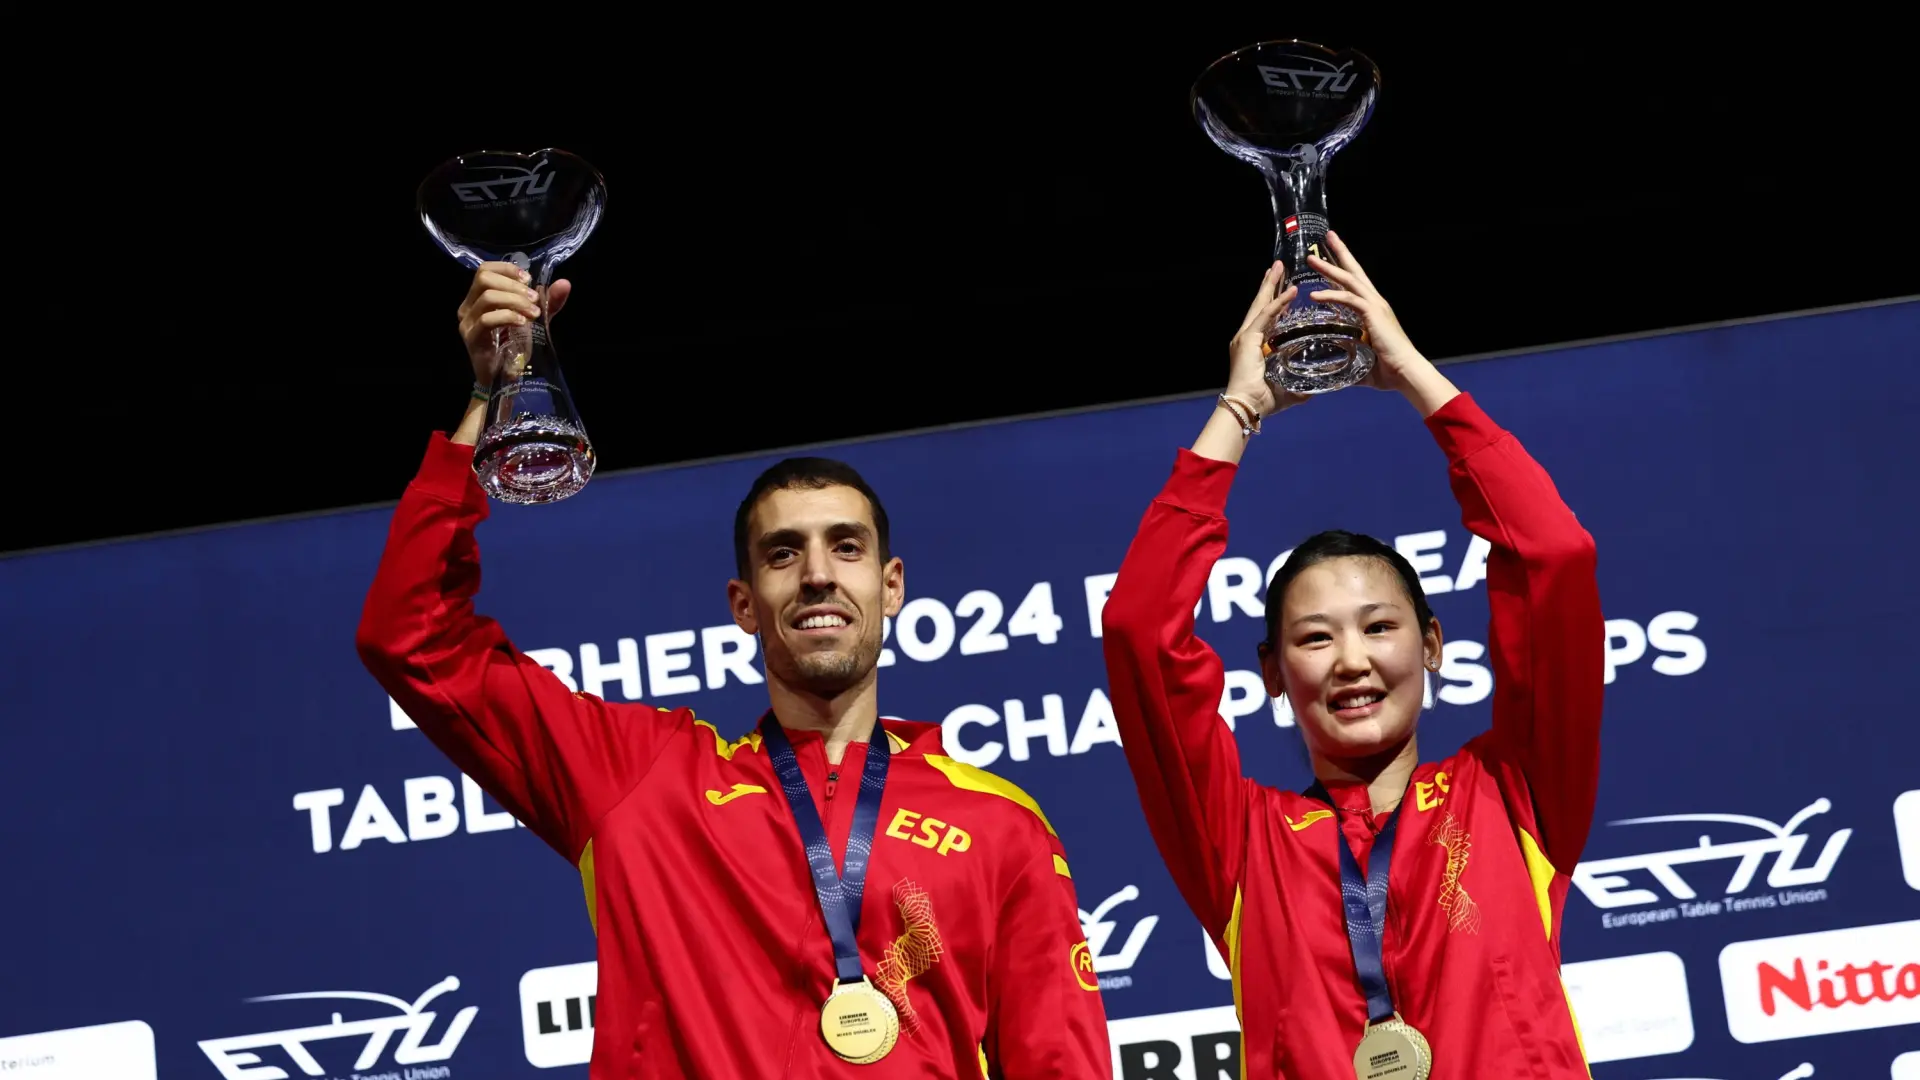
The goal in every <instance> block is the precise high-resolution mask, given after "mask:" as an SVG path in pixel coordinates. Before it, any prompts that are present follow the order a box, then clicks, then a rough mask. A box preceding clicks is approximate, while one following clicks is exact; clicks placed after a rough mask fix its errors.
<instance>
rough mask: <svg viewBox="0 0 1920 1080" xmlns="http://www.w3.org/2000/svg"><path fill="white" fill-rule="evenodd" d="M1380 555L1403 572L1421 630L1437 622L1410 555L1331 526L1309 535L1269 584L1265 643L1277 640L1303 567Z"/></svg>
mask: <svg viewBox="0 0 1920 1080" xmlns="http://www.w3.org/2000/svg"><path fill="white" fill-rule="evenodd" d="M1353 557H1359V558H1366V559H1379V560H1380V561H1381V562H1384V563H1386V564H1387V565H1388V566H1391V567H1393V569H1394V572H1395V573H1398V574H1399V575H1400V584H1401V585H1402V586H1403V587H1404V588H1405V589H1406V590H1407V599H1408V600H1411V601H1412V602H1413V613H1414V615H1415V616H1416V617H1418V618H1419V620H1420V632H1421V633H1422V634H1424V633H1426V632H1427V627H1428V626H1430V625H1432V624H1433V608H1432V607H1430V606H1428V604H1427V594H1426V592H1425V591H1424V590H1422V589H1421V588H1420V575H1419V574H1416V573H1414V572H1413V565H1412V564H1411V563H1409V562H1407V558H1406V556H1404V555H1402V554H1400V553H1399V552H1398V551H1395V550H1394V549H1393V548H1391V547H1389V546H1387V545H1386V544H1383V543H1381V542H1380V541H1378V540H1375V539H1374V538H1373V537H1371V536H1366V535H1364V534H1361V533H1350V532H1347V531H1346V530H1344V529H1329V530H1328V531H1326V532H1323V533H1316V534H1315V535H1313V536H1309V537H1307V539H1306V540H1305V541H1303V542H1302V543H1301V544H1300V546H1299V547H1296V548H1294V549H1293V553H1292V554H1291V555H1288V556H1287V561H1286V562H1285V563H1283V564H1281V566H1280V570H1279V572H1278V573H1276V574H1274V575H1273V580H1272V581H1271V582H1269V583H1268V584H1267V636H1266V638H1265V639H1264V640H1263V641H1262V642H1261V645H1262V646H1263V647H1265V646H1271V645H1272V644H1273V632H1274V629H1275V627H1276V626H1277V624H1278V623H1279V622H1280V605H1281V603H1282V601H1283V600H1285V598H1286V595H1287V586H1288V585H1291V584H1293V579H1294V578H1296V577H1299V576H1300V571H1302V570H1305V569H1306V568H1307V567H1309V566H1312V565H1313V564H1314V563H1320V562H1326V561H1327V560H1328V559H1344V558H1353Z"/></svg>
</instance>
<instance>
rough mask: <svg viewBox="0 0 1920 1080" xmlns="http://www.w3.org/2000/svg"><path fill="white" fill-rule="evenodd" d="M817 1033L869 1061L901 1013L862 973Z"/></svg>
mask: <svg viewBox="0 0 1920 1080" xmlns="http://www.w3.org/2000/svg"><path fill="white" fill-rule="evenodd" d="M820 1035H821V1037H822V1038H824V1039H826V1040H827V1047H828V1048H829V1049H831V1050H832V1051H833V1052H834V1053H835V1054H838V1055H839V1056H840V1057H841V1059H842V1060H845V1061H850V1062H852V1063H853V1064H855V1065H871V1064H873V1063H874V1062H876V1061H879V1060H880V1059H881V1058H883V1057H886V1056H887V1053H888V1051H890V1050H892V1049H893V1044H894V1043H896V1042H898V1041H899V1039H900V1014H899V1012H898V1011H896V1010H895V1009H894V1007H893V1002H892V1001H891V1000H889V999H888V997H887V995H885V994H883V993H881V992H880V991H879V990H876V989H874V986H873V983H872V982H870V981H868V980H867V978H866V977H865V976H862V977H861V979H860V981H859V982H847V983H835V984H834V987H833V993H831V994H828V995H827V1003H826V1004H825V1005H822V1006H821V1007H820ZM1422 1075H1423V1076H1424V1075H1425V1074H1422Z"/></svg>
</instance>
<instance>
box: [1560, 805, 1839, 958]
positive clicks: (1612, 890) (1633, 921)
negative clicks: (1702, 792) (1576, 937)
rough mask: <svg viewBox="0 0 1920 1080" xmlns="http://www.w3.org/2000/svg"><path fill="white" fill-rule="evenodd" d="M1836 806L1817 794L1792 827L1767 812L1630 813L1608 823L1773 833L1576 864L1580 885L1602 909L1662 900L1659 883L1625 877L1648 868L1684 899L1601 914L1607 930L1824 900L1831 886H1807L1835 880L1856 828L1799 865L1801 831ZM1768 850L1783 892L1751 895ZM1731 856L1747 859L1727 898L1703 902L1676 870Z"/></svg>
mask: <svg viewBox="0 0 1920 1080" xmlns="http://www.w3.org/2000/svg"><path fill="white" fill-rule="evenodd" d="M1831 809H1833V804H1832V803H1830V802H1828V801H1827V800H1826V799H1815V800H1814V801H1813V803H1812V804H1810V805H1809V806H1807V807H1805V808H1804V809H1802V810H1801V811H1800V812H1799V813H1797V814H1795V815H1793V817H1791V818H1788V819H1787V823H1786V824H1785V825H1776V824H1774V823H1773V822H1771V821H1768V820H1766V819H1765V818H1757V817H1748V816H1746V815H1743V814H1666V815H1662V816H1659V817H1643V818H1627V819H1625V820H1622V821H1614V822H1609V823H1608V824H1611V825H1647V824H1653V823H1657V822H1711V823H1716V824H1728V825H1740V826H1745V827H1747V828H1751V829H1754V830H1756V831H1758V832H1761V833H1765V834H1766V836H1765V838H1763V839H1757V840H1741V841H1736V842H1734V843H1730V844H1716V843H1714V842H1713V840H1712V838H1711V837H1708V836H1704V835H1703V836H1701V837H1700V843H1699V844H1698V845H1697V846H1693V847H1682V848H1673V849H1671V850H1667V851H1655V852H1649V853H1648V854H1645V855H1626V856H1622V857H1620V858H1616V859H1597V860H1594V861H1592V862H1583V863H1581V864H1579V865H1578V866H1576V867H1575V868H1574V871H1573V883H1574V884H1575V885H1577V886H1579V888H1580V891H1581V893H1583V894H1584V895H1585V896H1586V898H1587V900H1588V901H1590V902H1591V903H1592V904H1593V906H1595V907H1597V908H1603V909H1612V908H1623V907H1640V906H1644V905H1647V904H1657V903H1659V902H1660V901H1661V900H1662V899H1663V897H1662V896H1661V894H1660V893H1658V892H1655V891H1653V890H1652V889H1647V888H1636V887H1634V882H1633V881H1632V880H1630V879H1629V878H1627V877H1626V876H1625V874H1626V872H1627V871H1632V870H1644V871H1646V872H1647V873H1648V874H1650V875H1651V876H1652V878H1653V883H1654V884H1657V885H1659V886H1660V887H1661V888H1662V889H1664V890H1665V891H1666V894H1667V895H1668V896H1671V897H1672V898H1674V899H1675V900H1679V901H1681V903H1680V904H1679V905H1678V906H1677V907H1665V908H1659V909H1655V910H1653V911H1637V912H1631V913H1627V914H1623V915H1614V914H1611V913H1609V914H1604V915H1602V916H1601V925H1602V926H1603V927H1605V928H1607V929H1613V928H1615V927H1620V926H1640V925H1645V924H1648V923H1655V922H1668V921H1671V920H1674V919H1680V918H1699V917H1702V916H1709V915H1726V914H1731V913H1736V912H1745V911H1758V910H1767V909H1773V908H1780V907H1789V906H1792V905H1795V904H1811V903H1819V902H1820V901H1823V900H1825V899H1827V891H1826V890H1825V889H1807V888H1801V887H1800V886H1806V885H1818V884H1820V883H1822V882H1824V881H1826V880H1827V875H1828V874H1830V873H1832V872H1833V864H1834V862H1835V861H1836V860H1838V859H1839V858H1840V852H1841V851H1842V850H1844V849H1845V848H1846V846H1847V838H1848V837H1849V836H1852V835H1853V830H1852V829H1840V830H1838V831H1836V832H1835V833H1834V834H1833V835H1832V836H1830V837H1828V838H1827V842H1826V844H1825V846H1823V847H1822V848H1821V849H1820V855H1819V857H1818V858H1817V859H1815V860H1814V864H1813V865H1812V866H1804V867H1803V866H1797V865H1795V864H1796V863H1797V862H1798V861H1799V858H1800V855H1801V852H1802V850H1803V849H1804V848H1805V847H1806V846H1807V837H1806V836H1804V835H1802V834H1800V833H1799V832H1797V831H1796V830H1798V829H1799V828H1800V826H1801V825H1803V824H1805V823H1806V822H1807V820H1808V819H1809V818H1812V817H1814V816H1815V815H1818V814H1824V813H1826V812H1827V811H1828V810H1831ZM1768 855H1772V856H1775V858H1774V860H1773V865H1772V867H1771V869H1769V870H1768V871H1767V885H1768V886H1769V887H1770V888H1772V889H1773V890H1775V891H1774V892H1771V893H1768V894H1765V895H1760V896H1752V897H1742V896H1740V895H1739V894H1741V893H1745V892H1746V891H1747V890H1748V889H1749V888H1750V887H1751V886H1752V885H1753V880H1754V877H1755V875H1756V874H1757V873H1758V871H1759V869H1760V864H1761V862H1762V861H1763V860H1765V859H1766V857H1767V856H1768ZM1728 859H1737V860H1739V862H1738V865H1736V866H1735V867H1734V870H1733V877H1732V878H1731V879H1730V880H1729V881H1728V882H1727V888H1726V894H1725V895H1726V897H1727V899H1724V900H1705V901H1702V900H1699V899H1698V894H1697V893H1696V892H1694V890H1693V887H1692V886H1691V885H1689V884H1688V882H1687V880H1686V878H1684V877H1682V876H1680V872H1679V870H1677V869H1676V867H1680V866H1685V865H1687V864H1690V863H1699V862H1719V861H1722V860H1728Z"/></svg>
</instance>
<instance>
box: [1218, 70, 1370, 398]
mask: <svg viewBox="0 0 1920 1080" xmlns="http://www.w3.org/2000/svg"><path fill="white" fill-rule="evenodd" d="M1379 93H1380V72H1379V69H1377V68H1375V67H1374V66H1373V61H1371V60H1369V59H1367V58H1366V57H1365V56H1362V55H1360V54H1359V53H1357V52H1352V51H1347V52H1335V51H1333V50H1332V49H1329V48H1326V47H1324V46H1321V45H1314V44H1310V43H1308V42H1305V41H1266V42H1261V43H1260V44H1258V45H1249V46H1247V47H1246V48H1244V49H1240V50H1238V51H1236V52H1231V53H1228V54H1227V55H1226V56H1223V57H1221V58H1220V59H1218V60H1216V61H1214V62H1213V63H1212V64H1211V65H1210V66H1209V67H1208V68H1207V70H1206V71H1205V72H1203V73H1201V75H1200V78H1199V79H1198V80H1196V81H1195V82H1194V84H1193V91H1192V94H1191V101H1192V106H1193V116H1194V119H1195V120H1197V121H1198V122H1199V124H1200V127H1201V129H1202V130H1204V131H1205V132H1206V133H1207V137H1208V138H1210V139H1212V140H1213V142H1214V144H1215V145H1217V146H1219V147H1220V149H1222V150H1225V151H1226V152H1227V153H1229V154H1232V155H1233V156H1234V157H1236V158H1239V159H1240V160H1241V161H1244V162H1246V163H1248V164H1250V165H1252V166H1253V167H1254V168H1256V169H1259V170H1260V175H1261V176H1263V177H1265V178H1266V181H1267V188H1268V189H1269V191H1271V192H1272V195H1273V217H1274V226H1275V230H1274V240H1273V257H1274V258H1276V259H1281V260H1284V261H1285V263H1286V269H1287V281H1286V284H1288V285H1298V286H1299V287H1300V293H1299V295H1298V296H1297V297H1296V298H1295V299H1294V301H1293V303H1292V304H1291V305H1290V306H1289V307H1288V309H1287V310H1286V311H1285V312H1283V313H1281V315H1280V316H1279V317H1278V318H1277V319H1275V320H1274V324H1273V326H1271V327H1269V328H1268V330H1267V341H1266V348H1265V351H1266V354H1267V381H1268V382H1270V383H1272V384H1273V385H1274V387H1275V388H1276V389H1280V390H1288V391H1291V392H1293V393H1296V394H1322V393H1326V392H1328V391H1330V390H1339V389H1341V388H1343V387H1347V386H1352V385H1353V384H1354V383H1357V382H1360V381H1362V380H1364V379H1365V378H1366V377H1367V376H1368V375H1369V374H1370V373H1371V372H1372V371H1373V361H1374V356H1373V348H1372V346H1370V345H1369V344H1367V341H1366V338H1365V335H1364V332H1363V328H1362V327H1361V325H1360V318H1359V316H1358V315H1357V314H1356V313H1355V312H1354V311H1353V309H1352V308H1349V307H1347V306H1345V305H1343V304H1322V303H1316V302H1314V301H1313V300H1311V299H1309V298H1308V294H1310V293H1312V292H1314V291H1315V290H1319V289H1331V288H1334V287H1335V286H1333V285H1331V284H1329V283H1328V282H1327V281H1326V280H1325V279H1324V278H1322V277H1321V276H1320V275H1319V274H1318V273H1316V272H1315V271H1314V270H1313V268H1312V267H1310V266H1308V265H1307V256H1308V255H1309V254H1312V255H1318V256H1320V257H1321V258H1323V259H1326V260H1328V261H1332V259H1333V256H1332V254H1331V253H1330V252H1328V251H1327V247H1326V237H1327V164H1328V162H1330V161H1331V160H1332V159H1333V155H1334V154H1335V153H1336V152H1337V151H1338V150H1339V149H1340V148H1341V147H1343V146H1345V145H1346V144H1347V143H1349V142H1351V141H1352V140H1353V137H1354V136H1355V135H1358V134H1359V133H1360V129H1361V128H1363V127H1365V126H1366V123H1367V118H1368V117H1369V116H1371V115H1372V114H1373V103H1374V99H1375V98H1376V97H1377V96H1378V95H1379ZM1284 287H1285V286H1284V285H1283V286H1282V288H1284Z"/></svg>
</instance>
